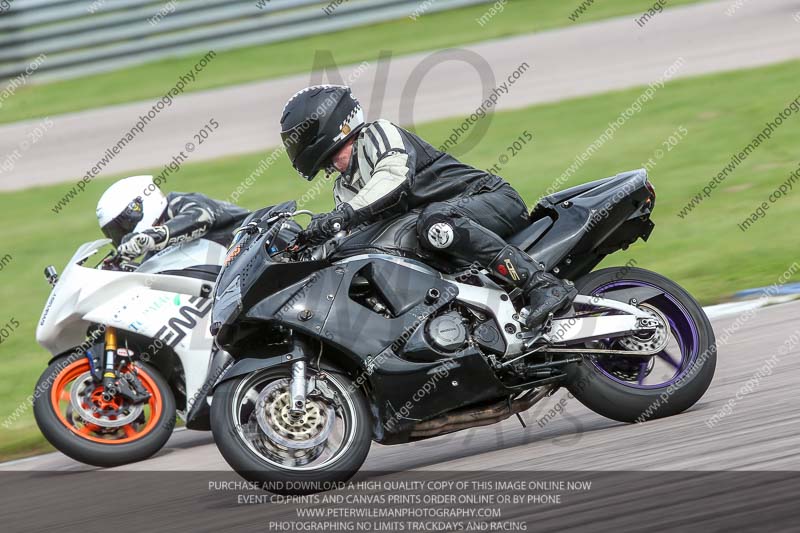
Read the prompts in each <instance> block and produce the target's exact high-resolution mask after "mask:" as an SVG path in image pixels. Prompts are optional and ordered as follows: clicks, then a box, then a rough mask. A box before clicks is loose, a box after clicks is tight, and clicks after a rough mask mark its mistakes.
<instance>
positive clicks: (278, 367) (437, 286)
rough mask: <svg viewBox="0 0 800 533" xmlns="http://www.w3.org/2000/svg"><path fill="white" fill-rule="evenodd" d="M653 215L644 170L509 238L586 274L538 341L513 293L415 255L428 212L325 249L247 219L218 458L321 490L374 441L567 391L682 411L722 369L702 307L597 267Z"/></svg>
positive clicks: (548, 206) (277, 216)
mask: <svg viewBox="0 0 800 533" xmlns="http://www.w3.org/2000/svg"><path fill="white" fill-rule="evenodd" d="M654 204H655V191H654V188H653V186H652V185H651V184H650V182H649V181H648V179H647V174H646V172H645V171H644V170H638V171H633V172H627V173H623V174H619V175H617V176H614V177H610V178H606V179H602V180H598V181H594V182H591V183H586V184H583V185H580V186H577V187H573V188H571V189H567V190H564V191H561V192H558V193H556V194H553V195H551V196H548V197H545V198H543V199H542V200H541V201H540V202H539V203H538V204H537V205H536V207H535V209H534V210H533V212H532V213H531V216H530V225H529V226H528V227H527V228H526V229H525V230H523V231H522V232H520V233H519V234H517V235H515V236H513V237H512V238H511V239H509V242H510V243H511V244H514V245H516V246H518V247H520V248H522V249H523V250H526V251H527V252H528V253H529V254H530V255H531V256H532V257H534V258H536V259H537V260H538V261H540V262H541V263H543V264H544V265H545V268H546V269H547V270H549V271H550V272H552V273H553V274H555V275H557V276H560V277H564V278H568V279H571V280H575V284H576V286H577V288H578V290H579V296H578V297H577V298H576V300H575V303H574V304H573V306H572V308H571V309H570V310H569V311H568V312H566V313H564V314H563V316H555V317H551V318H550V319H549V320H548V321H546V323H545V324H544V325H543V326H540V327H539V328H536V329H535V330H533V331H528V330H527V329H526V328H524V327H523V326H522V325H521V322H520V317H519V312H520V309H521V307H522V305H523V302H522V301H520V300H521V298H520V294H519V291H518V290H511V291H507V290H506V288H505V287H502V286H500V285H498V283H496V281H495V280H494V279H492V277H491V276H489V275H488V273H487V272H486V271H485V270H482V269H480V268H474V267H472V268H464V269H461V270H460V271H453V270H451V269H448V267H447V265H444V264H437V263H436V261H435V259H433V258H424V257H421V256H420V255H419V253H420V252H419V247H418V245H417V241H416V235H415V231H414V227H415V224H416V219H417V215H418V213H414V212H411V213H408V214H405V215H402V216H400V217H397V218H395V219H392V220H389V221H385V222H382V223H378V224H372V225H370V226H367V227H365V228H362V229H359V230H357V231H353V232H351V233H350V234H349V235H344V234H340V235H337V237H336V238H334V239H332V240H331V241H329V242H327V243H325V244H324V245H322V246H319V247H316V248H306V247H301V246H297V245H293V244H292V241H293V239H294V236H296V235H297V233H298V232H299V230H300V227H299V226H298V225H297V224H296V223H295V222H294V221H293V220H291V219H292V217H293V216H296V215H298V214H300V213H301V212H295V209H296V205H295V204H294V203H293V202H290V203H285V204H282V205H278V206H274V207H271V208H267V209H263V210H261V211H258V212H256V213H254V214H253V215H252V216H251V217H250V219H248V220H247V221H246V223H245V224H244V225H243V226H242V227H241V228H239V230H237V231H238V233H237V236H236V238H235V240H234V243H233V245H232V247H231V249H230V251H229V253H228V257H227V258H226V260H225V264H224V266H223V269H222V272H221V273H220V276H219V278H218V279H217V284H216V294H215V301H214V308H213V311H212V333H214V334H215V336H216V342H217V343H218V345H219V346H220V347H221V348H223V349H224V350H226V351H228V352H229V353H230V354H231V355H232V356H233V358H234V359H235V363H234V364H233V365H232V366H231V367H230V368H229V369H228V370H227V372H225V374H224V375H223V376H222V377H221V378H220V379H219V381H218V382H217V385H216V388H215V390H214V401H213V404H212V413H211V425H212V430H213V432H214V438H215V440H216V443H217V445H218V447H219V449H220V451H221V453H222V455H223V457H224V458H225V460H226V461H227V462H228V463H229V464H230V465H231V466H232V467H233V468H234V469H235V470H236V471H237V472H238V473H239V474H240V475H242V476H243V477H245V478H246V479H249V480H251V481H255V482H261V483H267V484H268V488H269V489H270V490H274V491H277V492H295V493H299V492H314V491H318V490H323V489H325V488H330V486H331V484H336V483H338V482H342V481H345V480H347V479H349V478H350V477H351V476H352V475H353V474H354V473H355V472H356V471H357V470H358V468H359V467H360V466H361V464H362V463H363V462H364V460H365V458H366V456H367V453H368V451H369V448H370V443H371V441H373V440H374V441H376V442H379V443H381V444H401V443H407V442H411V441H415V440H420V439H427V438H430V437H436V436H439V435H444V434H447V433H451V432H454V431H460V430H462V429H467V428H472V427H476V426H483V425H488V424H494V423H496V422H499V421H502V420H504V419H506V418H508V417H510V416H512V415H515V414H519V413H521V412H523V411H525V410H527V409H529V408H530V407H531V406H533V405H534V404H535V403H536V402H538V401H539V400H541V399H542V398H544V397H545V396H547V395H548V394H552V393H553V392H554V391H555V390H556V389H557V388H559V387H562V386H563V387H567V388H568V389H569V390H570V391H571V393H572V394H573V395H574V396H575V397H576V398H578V399H579V400H580V401H581V402H582V403H583V404H584V405H586V406H587V407H589V408H590V409H592V410H593V411H595V412H596V413H598V414H601V415H603V416H606V417H608V418H611V419H614V420H618V421H623V422H637V421H644V420H649V419H655V418H660V417H665V416H671V415H674V414H677V413H680V412H682V411H684V410H686V409H688V408H689V407H691V406H692V405H694V404H695V402H697V401H698V400H699V399H700V397H701V396H702V395H703V394H704V392H705V391H706V389H707V388H708V386H709V384H710V382H711V379H712V377H713V374H714V367H715V364H716V345H715V341H714V334H713V331H712V329H711V325H710V323H709V320H708V317H707V316H706V315H705V313H704V312H703V310H702V308H701V307H700V306H699V305H698V303H697V302H696V301H695V300H694V299H693V298H692V297H691V296H690V295H689V294H688V293H687V292H686V291H685V290H684V289H682V288H681V287H680V286H678V285H677V284H675V283H674V282H672V281H670V280H669V279H666V278H664V277H663V276H660V275H658V274H656V273H654V272H650V271H647V270H643V269H641V268H636V267H634V266H631V265H630V264H629V265H626V266H624V267H612V268H603V269H600V270H596V271H592V269H593V268H594V267H595V266H596V265H597V264H598V263H599V262H600V261H601V260H602V259H603V258H604V257H605V256H606V255H608V254H610V253H613V252H615V251H617V250H620V249H626V248H627V247H628V246H629V245H630V244H632V243H633V242H634V241H636V240H638V239H639V238H642V239H644V240H647V238H648V237H649V235H650V233H651V232H652V230H653V227H654V224H653V223H652V222H651V220H650V213H651V212H652V210H653V207H654ZM302 213H305V214H309V213H308V212H307V211H306V212H302Z"/></svg>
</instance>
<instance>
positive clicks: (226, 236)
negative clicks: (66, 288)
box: [97, 176, 249, 258]
mask: <svg viewBox="0 0 800 533" xmlns="http://www.w3.org/2000/svg"><path fill="white" fill-rule="evenodd" d="M248 214H249V211H247V210H246V209H243V208H241V207H238V206H236V205H233V204H230V203H227V202H222V201H219V200H213V199H211V198H209V197H208V196H205V195H204V194H200V193H181V192H171V193H169V194H167V195H165V194H164V193H163V192H161V189H159V188H158V186H156V184H155V183H154V182H153V177H152V176H133V177H130V178H125V179H122V180H120V181H118V182H116V183H115V184H114V185H112V186H111V187H109V188H108V189H107V190H106V192H105V193H103V196H101V197H100V201H99V202H98V203H97V220H98V222H99V223H100V229H101V231H102V232H103V234H104V235H105V236H106V237H108V238H109V239H111V240H112V242H113V243H114V245H115V246H116V247H117V251H118V252H119V253H120V254H121V255H124V256H126V257H131V258H133V257H138V256H140V255H142V254H145V253H147V252H152V251H158V250H163V249H164V248H166V247H167V246H170V245H172V244H176V243H179V242H188V241H192V240H194V239H199V238H201V237H203V238H206V239H209V240H212V241H215V242H218V243H219V244H221V245H223V246H226V247H227V246H228V245H229V244H230V242H231V239H232V231H233V229H234V228H235V227H236V226H237V225H238V224H239V223H240V222H241V221H242V220H243V219H244V218H245V217H246V216H247V215H248Z"/></svg>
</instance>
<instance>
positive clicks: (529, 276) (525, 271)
mask: <svg viewBox="0 0 800 533" xmlns="http://www.w3.org/2000/svg"><path fill="white" fill-rule="evenodd" d="M489 268H490V270H491V271H492V273H493V274H494V275H495V276H497V277H499V278H501V279H502V280H504V281H506V282H508V283H510V284H511V285H513V286H515V287H519V288H520V289H521V290H522V293H523V295H524V297H525V301H526V302H527V304H528V305H527V306H526V307H525V309H523V311H525V310H527V313H525V312H523V313H521V315H520V316H521V317H523V322H524V324H525V327H527V328H533V327H536V326H539V325H540V324H542V323H543V322H544V321H545V320H546V319H547V317H548V316H549V315H550V313H553V314H557V313H559V312H561V311H564V310H566V309H567V308H568V307H569V306H570V305H572V301H573V300H574V299H575V296H577V295H578V291H577V290H576V289H575V286H574V285H573V284H572V283H571V282H569V281H567V280H562V279H559V278H557V277H555V276H554V275H552V274H550V273H549V272H545V271H544V270H542V267H541V266H540V265H539V263H537V262H536V261H534V260H533V258H531V256H529V255H528V254H526V253H525V252H523V251H522V250H520V249H519V248H516V247H514V246H510V245H507V246H506V247H505V248H503V249H502V250H501V251H500V253H499V254H497V257H495V258H494V259H493V260H492V262H491V264H490V265H489Z"/></svg>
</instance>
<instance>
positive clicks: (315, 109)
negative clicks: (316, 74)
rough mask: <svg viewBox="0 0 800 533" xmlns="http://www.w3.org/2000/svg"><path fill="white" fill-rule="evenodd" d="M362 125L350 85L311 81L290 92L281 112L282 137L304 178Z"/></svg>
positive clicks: (325, 162) (358, 108)
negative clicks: (307, 85)
mask: <svg viewBox="0 0 800 533" xmlns="http://www.w3.org/2000/svg"><path fill="white" fill-rule="evenodd" d="M363 126H364V112H363V110H362V109H361V104H359V103H358V100H356V99H355V97H354V96H353V94H352V92H351V91H350V87H345V86H342V85H314V86H312V87H307V88H305V89H303V90H302V91H299V92H298V93H296V94H295V95H294V96H292V97H291V98H290V99H289V101H288V102H286V106H285V107H284V108H283V114H282V115H281V138H282V139H283V145H284V146H285V147H286V153H287V154H288V155H289V160H290V161H291V162H292V166H293V167H294V168H295V170H297V172H299V173H300V175H301V176H303V177H304V178H305V179H307V180H309V181H310V180H312V179H314V176H316V175H317V173H318V172H319V171H320V170H321V169H322V168H324V167H326V166H328V165H329V164H330V159H331V158H332V157H333V155H334V154H335V153H336V151H337V150H338V149H339V148H341V147H342V146H343V145H344V144H345V143H346V142H347V141H348V140H349V139H350V138H351V137H353V136H354V135H356V134H357V133H358V132H359V130H360V129H361V128H362V127H363Z"/></svg>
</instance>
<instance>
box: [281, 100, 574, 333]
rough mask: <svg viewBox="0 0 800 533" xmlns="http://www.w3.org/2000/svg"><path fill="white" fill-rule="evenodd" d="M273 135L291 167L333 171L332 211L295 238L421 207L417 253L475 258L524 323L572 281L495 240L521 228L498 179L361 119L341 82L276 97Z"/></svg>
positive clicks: (560, 299) (514, 197)
mask: <svg viewBox="0 0 800 533" xmlns="http://www.w3.org/2000/svg"><path fill="white" fill-rule="evenodd" d="M281 138H282V139H283V143H284V146H285V147H286V151H287V154H288V156H289V159H290V160H291V162H292V165H293V166H294V168H295V170H297V171H298V172H299V173H300V175H301V176H303V177H304V178H305V179H307V180H309V181H310V180H312V179H314V177H315V176H316V175H317V173H318V172H319V171H320V170H322V169H324V170H325V171H326V172H327V173H333V172H334V171H338V172H339V173H340V175H339V176H338V177H337V178H336V181H335V183H334V190H333V195H334V201H335V204H336V208H335V209H334V210H333V211H331V212H329V213H322V214H318V215H315V216H314V217H313V218H312V219H311V222H310V223H309V224H308V227H307V228H306V230H305V231H304V232H302V233H301V234H300V237H299V239H300V240H301V241H305V242H310V243H320V242H324V241H326V240H327V239H329V238H331V237H333V236H334V235H335V234H336V233H337V232H339V231H341V230H348V229H351V228H354V227H356V226H358V225H361V224H366V223H371V222H375V221H377V220H380V219H383V218H387V217H389V216H393V215H397V214H401V213H406V212H408V211H410V210H412V209H421V213H420V215H419V219H418V220H417V224H416V232H417V237H418V240H419V243H420V246H421V247H422V249H423V250H421V251H423V252H425V253H427V254H431V255H433V256H434V257H441V258H446V259H447V260H448V261H449V262H450V263H454V264H455V265H457V266H462V267H466V266H468V265H470V264H472V263H477V264H479V265H480V266H481V267H483V268H486V269H487V270H489V271H490V272H492V274H494V276H496V277H498V278H500V279H501V280H503V281H504V282H506V283H507V284H508V285H511V286H513V287H516V288H519V289H520V290H521V291H522V293H523V295H524V296H525V297H526V301H527V303H528V306H527V307H526V308H525V311H524V312H522V313H521V316H522V320H523V322H524V323H525V325H526V326H527V327H529V328H532V327H535V326H538V325H540V324H542V323H543V322H544V321H545V320H546V319H547V318H548V316H549V315H550V313H554V314H555V313H558V312H559V311H562V310H564V309H566V308H568V307H569V306H570V305H571V304H572V301H573V300H574V298H575V296H576V294H577V291H576V290H575V288H574V286H573V285H572V283H570V282H569V281H565V280H561V279H559V278H557V277H555V276H553V275H552V274H550V273H548V272H546V271H544V270H543V268H542V267H541V266H540V264H539V263H538V262H537V261H536V260H534V259H533V258H531V257H530V256H529V255H528V254H526V253H525V252H523V251H522V250H520V249H518V248H516V247H514V246H511V245H509V244H508V243H507V242H506V241H505V238H507V237H510V236H512V235H513V234H515V233H517V232H518V231H520V230H522V229H523V228H525V227H526V226H527V225H528V220H529V215H528V209H527V207H526V205H525V202H524V200H523V199H522V198H521V197H520V195H519V194H518V193H517V191H516V190H514V188H513V187H511V185H510V184H508V183H507V182H506V181H504V180H503V179H502V178H500V177H499V176H495V175H493V174H490V173H487V172H485V171H483V170H479V169H476V168H474V167H471V166H469V165H467V164H465V163H462V162H460V161H458V160H457V159H456V158H455V157H453V156H451V155H449V154H447V153H443V152H440V151H438V150H437V149H435V148H434V147H433V146H431V145H430V144H429V143H427V142H425V141H424V140H423V139H421V138H420V137H418V136H417V135H415V134H413V133H411V132H409V131H407V130H404V129H402V128H400V127H398V126H396V125H394V124H392V123H391V122H389V121H387V120H377V121H375V122H370V123H367V122H365V120H364V113H363V111H362V108H361V105H360V104H359V102H358V100H356V98H355V97H354V96H353V95H352V92H351V90H350V88H349V87H345V86H340V85H316V86H312V87H307V88H305V89H303V90H301V91H299V92H298V93H296V94H295V95H294V96H292V97H291V98H290V99H289V101H288V102H287V103H286V106H285V107H284V109H283V113H282V116H281Z"/></svg>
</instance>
